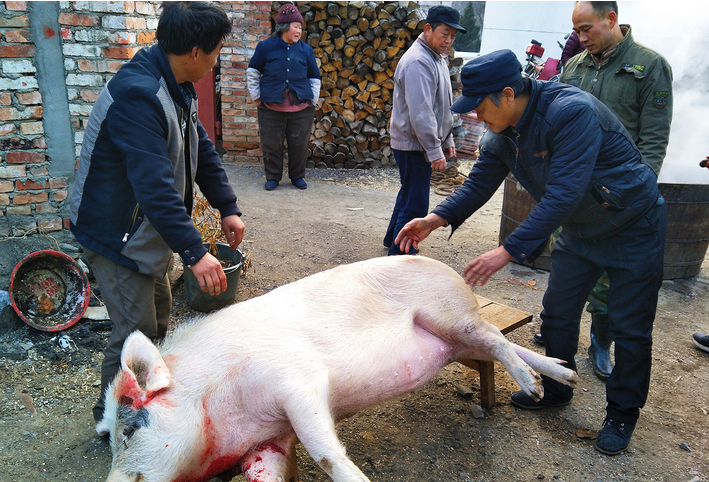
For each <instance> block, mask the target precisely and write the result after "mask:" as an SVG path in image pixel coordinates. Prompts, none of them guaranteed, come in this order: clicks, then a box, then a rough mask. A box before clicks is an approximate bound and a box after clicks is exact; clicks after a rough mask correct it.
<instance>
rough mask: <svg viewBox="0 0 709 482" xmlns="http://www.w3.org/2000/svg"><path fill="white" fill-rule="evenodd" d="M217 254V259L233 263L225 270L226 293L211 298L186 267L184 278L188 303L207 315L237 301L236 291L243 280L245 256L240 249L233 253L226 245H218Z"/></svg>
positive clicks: (205, 245)
mask: <svg viewBox="0 0 709 482" xmlns="http://www.w3.org/2000/svg"><path fill="white" fill-rule="evenodd" d="M204 247H205V248H207V249H209V243H204ZM217 252H218V254H219V255H218V256H217V259H219V260H230V261H232V262H233V265H232V266H229V267H227V268H224V274H225V275H226V291H223V292H222V293H219V294H218V295H215V296H211V295H210V294H209V293H205V292H204V291H202V289H201V288H200V287H199V281H197V278H195V276H194V275H193V274H192V270H191V269H189V268H188V267H187V266H185V270H184V278H185V294H186V295H187V303H189V305H190V306H191V307H192V308H194V309H195V310H197V311H202V312H205V313H206V312H209V311H214V310H219V309H221V308H224V307H226V306H229V305H230V304H232V303H234V301H235V300H236V289H237V288H238V287H239V280H240V279H241V267H242V266H243V265H244V255H243V253H242V252H241V251H239V250H238V249H237V250H234V251H232V249H231V248H230V247H229V245H228V244H226V243H217Z"/></svg>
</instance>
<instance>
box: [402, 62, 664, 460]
mask: <svg viewBox="0 0 709 482" xmlns="http://www.w3.org/2000/svg"><path fill="white" fill-rule="evenodd" d="M461 79H462V82H463V95H462V97H461V98H460V99H458V101H457V102H456V103H455V104H454V105H453V107H452V109H453V111H454V112H461V113H462V112H468V111H470V110H475V112H476V113H477V116H478V119H481V120H483V121H484V122H485V123H487V124H488V126H489V129H488V131H487V132H486V133H485V135H484V136H483V139H482V141H481V147H480V157H479V158H478V160H477V162H476V163H475V165H474V166H473V169H472V170H471V172H470V175H469V176H468V179H466V181H465V183H464V184H463V185H462V186H461V187H460V188H459V189H458V190H457V191H456V192H455V193H453V195H451V196H450V197H449V198H447V199H446V200H445V201H444V202H442V203H441V204H439V205H438V206H437V207H436V208H435V209H434V210H433V211H432V212H431V213H430V214H429V215H428V216H426V217H425V218H419V219H414V220H412V221H411V222H409V223H407V224H406V225H405V226H404V228H403V229H402V230H401V232H400V233H399V235H398V236H397V238H396V240H395V242H396V243H397V244H399V247H400V248H401V249H402V250H404V251H408V250H409V249H411V248H412V247H413V248H417V247H418V244H419V243H420V242H421V241H422V240H423V239H425V238H426V237H427V236H428V235H429V234H430V233H431V231H433V230H434V229H436V228H439V227H441V226H447V225H450V226H451V227H452V230H453V231H455V229H456V228H457V227H458V226H460V225H461V224H462V223H463V222H464V221H465V220H466V219H467V218H468V217H470V215H472V214H473V213H474V212H475V211H476V210H478V209H479V208H480V207H481V206H483V204H485V202H487V200H488V199H490V197H491V196H492V195H493V194H494V193H495V191H496V190H497V189H498V187H499V186H500V184H501V183H502V182H503V180H504V179H505V177H506V176H507V174H508V173H509V172H512V174H514V176H515V177H516V178H517V180H518V181H519V182H520V183H521V184H522V185H523V186H524V187H525V189H527V191H529V193H530V194H531V195H532V196H533V197H534V198H535V199H536V201H537V205H536V206H535V208H534V209H533V210H532V212H531V213H530V214H529V216H528V217H527V219H526V220H525V221H523V222H522V223H521V224H520V225H519V227H518V228H517V229H516V230H515V231H514V232H513V233H512V234H511V235H510V236H509V237H508V238H507V240H506V241H505V242H504V244H503V245H502V246H499V247H498V248H496V249H493V250H491V251H488V252H487V253H485V254H483V255H481V256H479V257H477V258H475V259H474V260H472V261H471V262H470V263H468V265H467V266H466V267H465V269H464V270H463V276H464V278H465V281H466V282H467V283H468V284H469V285H471V286H475V285H478V284H480V285H482V284H485V283H486V282H487V280H488V279H490V277H491V276H492V275H493V274H494V273H495V272H497V271H498V270H500V269H501V268H503V267H504V266H505V265H506V264H507V263H508V262H509V261H511V260H512V259H515V260H517V261H518V262H522V261H524V260H525V259H533V257H534V256H535V254H537V253H539V252H540V251H541V249H542V248H543V246H544V244H545V243H546V241H547V239H548V237H549V235H550V234H551V233H552V232H553V231H554V230H555V229H556V228H558V227H559V226H563V230H562V234H561V236H560V237H559V239H558V241H557V244H556V247H555V249H554V251H553V252H552V254H551V272H550V274H549V283H548V288H547V290H546V293H545V294H544V299H543V302H542V303H543V310H542V313H541V318H542V321H543V324H542V334H543V336H544V339H545V341H546V345H545V346H546V354H547V356H551V357H556V358H560V359H562V360H565V361H566V362H567V363H568V366H569V368H572V369H574V370H575V369H576V364H575V361H574V355H575V354H576V350H577V346H578V337H579V322H580V317H581V312H582V310H583V306H584V303H585V301H586V299H587V298H588V295H589V293H590V292H591V289H592V288H593V286H594V285H595V283H596V280H597V279H598V278H599V276H600V274H601V273H602V272H603V271H604V270H605V271H606V272H607V273H608V275H609V277H610V280H611V283H610V293H609V300H610V301H609V304H608V313H609V316H610V319H611V321H612V327H611V334H612V336H613V339H614V340H615V342H616V351H615V359H616V367H615V369H614V370H613V372H612V374H611V376H610V378H609V379H608V382H607V383H606V399H607V402H608V404H607V407H606V418H605V421H604V424H603V429H602V430H601V431H600V432H599V434H598V438H597V439H596V445H595V446H596V449H597V450H599V451H600V452H603V453H605V454H609V455H614V454H617V453H620V452H622V451H623V450H625V448H626V447H627V446H628V444H629V443H630V438H631V436H632V433H633V430H634V428H635V424H636V422H637V420H638V417H639V415H640V408H642V407H643V406H644V404H645V401H646V400H647V394H648V388H649V383H650V365H651V361H652V356H651V355H652V325H653V321H654V319H655V311H656V308H657V294H658V291H659V289H660V285H661V284H662V265H663V254H664V241H665V224H666V221H665V208H664V200H663V199H662V197H661V196H660V193H659V191H658V188H657V179H656V177H655V174H654V172H653V171H652V169H650V167H648V166H647V165H646V164H644V163H643V162H642V156H641V155H640V152H639V151H638V149H637V148H636V147H635V144H633V142H632V140H631V138H630V135H629V134H628V132H627V131H626V130H625V128H624V127H623V125H622V124H621V123H620V121H618V119H617V118H616V117H615V116H613V114H612V113H611V112H610V111H609V110H608V108H607V107H606V106H605V105H603V104H602V103H601V102H600V101H599V100H598V99H596V98H595V97H593V96H591V95H590V94H588V93H585V92H583V91H581V90H579V89H578V88H576V87H573V86H570V85H566V84H561V83H556V82H549V83H547V82H541V81H534V80H531V79H528V78H523V77H522V76H521V65H520V63H519V61H518V60H517V57H516V56H515V54H514V53H513V52H512V51H510V50H500V51H496V52H492V53H490V54H486V55H482V56H480V57H478V58H477V59H475V60H473V61H471V62H469V63H468V64H466V65H465V66H464V67H463V69H462V71H461ZM542 378H543V385H544V393H545V396H544V398H543V399H542V400H541V401H538V402H536V401H534V400H533V399H532V398H530V397H529V396H527V395H526V394H525V393H524V392H522V391H518V392H515V393H513V394H512V404H513V405H515V406H517V407H520V408H525V409H530V410H538V409H542V408H546V407H558V406H563V405H567V404H569V403H570V402H571V398H572V397H573V389H571V388H569V387H566V386H563V385H560V384H558V383H556V382H554V381H553V380H550V379H548V378H547V377H542Z"/></svg>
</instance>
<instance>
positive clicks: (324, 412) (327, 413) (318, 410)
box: [284, 367, 369, 482]
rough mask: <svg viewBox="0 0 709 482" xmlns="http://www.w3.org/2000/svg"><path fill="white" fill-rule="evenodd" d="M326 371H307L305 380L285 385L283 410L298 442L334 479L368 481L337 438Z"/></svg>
mask: <svg viewBox="0 0 709 482" xmlns="http://www.w3.org/2000/svg"><path fill="white" fill-rule="evenodd" d="M330 392H331V388H330V383H329V373H328V371H327V369H325V368H324V367H323V368H322V369H320V370H310V371H309V377H308V380H307V381H303V380H302V379H301V380H299V381H298V383H297V385H296V384H295V383H294V384H291V385H289V387H288V397H287V400H286V401H285V403H284V409H285V411H286V415H287V416H288V420H289V421H290V423H291V425H292V426H293V429H294V430H295V433H296V435H297V436H298V439H299V440H300V443H301V444H302V445H303V447H304V448H305V450H307V451H308V454H310V456H311V457H312V458H313V460H314V461H315V462H316V463H317V464H318V465H319V466H320V468H322V469H323V470H324V471H325V472H326V473H327V474H328V475H329V476H330V478H332V480H333V481H334V482H369V479H368V478H367V477H366V476H365V475H364V474H363V473H362V472H361V471H360V470H359V468H357V466H356V465H355V464H354V463H353V462H352V461H351V460H350V459H349V458H348V457H347V454H346V452H345V448H344V447H343V446H342V444H341V443H340V441H339V439H338V438H337V432H336V431H335V420H334V418H333V414H332V410H331V407H330V396H331V393H330Z"/></svg>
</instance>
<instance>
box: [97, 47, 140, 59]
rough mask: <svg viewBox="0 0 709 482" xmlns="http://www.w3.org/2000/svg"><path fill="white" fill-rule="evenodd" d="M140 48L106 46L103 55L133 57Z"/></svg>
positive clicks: (113, 57)
mask: <svg viewBox="0 0 709 482" xmlns="http://www.w3.org/2000/svg"><path fill="white" fill-rule="evenodd" d="M138 50H140V49H139V48H137V47H106V48H105V49H103V56H104V57H105V58H107V59H132V58H133V56H134V55H135V53H136V52H137V51H138Z"/></svg>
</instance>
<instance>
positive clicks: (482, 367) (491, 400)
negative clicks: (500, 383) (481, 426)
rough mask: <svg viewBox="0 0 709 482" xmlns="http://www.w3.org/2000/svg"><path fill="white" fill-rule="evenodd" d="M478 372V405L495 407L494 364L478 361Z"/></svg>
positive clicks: (492, 362)
mask: <svg viewBox="0 0 709 482" xmlns="http://www.w3.org/2000/svg"><path fill="white" fill-rule="evenodd" d="M478 371H479V372H480V405H481V406H482V407H483V408H490V407H492V406H493V405H495V362H494V361H487V360H486V361H482V360H480V361H478Z"/></svg>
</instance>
